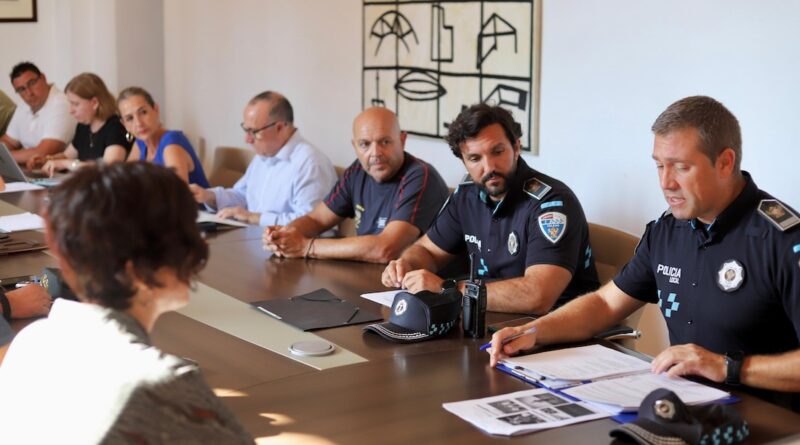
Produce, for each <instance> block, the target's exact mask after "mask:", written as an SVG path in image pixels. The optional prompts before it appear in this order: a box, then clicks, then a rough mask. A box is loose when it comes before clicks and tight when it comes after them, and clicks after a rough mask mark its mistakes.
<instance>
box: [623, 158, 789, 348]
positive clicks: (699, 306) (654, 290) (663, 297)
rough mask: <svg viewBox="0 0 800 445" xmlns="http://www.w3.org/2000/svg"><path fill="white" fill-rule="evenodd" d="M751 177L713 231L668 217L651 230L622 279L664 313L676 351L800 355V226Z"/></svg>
mask: <svg viewBox="0 0 800 445" xmlns="http://www.w3.org/2000/svg"><path fill="white" fill-rule="evenodd" d="M743 173H744V176H745V179H746V182H747V183H746V185H745V188H744V189H743V191H742V192H741V193H740V195H739V196H738V197H737V198H736V199H735V200H734V201H733V202H732V203H731V204H730V205H729V206H728V208H727V209H725V210H724V211H723V212H722V213H721V214H720V215H719V216H718V217H717V218H716V220H715V221H714V222H713V223H712V224H711V225H710V226H709V227H706V226H705V225H704V224H703V223H702V222H700V221H698V220H690V221H686V220H678V219H676V218H675V217H673V216H672V215H671V214H669V213H668V212H667V213H666V214H665V215H663V216H662V217H661V218H659V219H658V220H656V221H653V222H651V223H649V224H648V225H647V229H646V231H645V233H644V236H643V237H642V240H641V241H640V243H639V246H638V247H637V249H636V254H635V255H634V257H633V259H632V260H631V261H630V262H629V263H628V264H627V265H625V267H624V268H623V269H622V270H621V271H620V273H619V274H618V275H617V276H616V277H615V278H614V283H616V285H617V286H618V287H619V288H620V289H621V290H622V291H623V292H625V293H626V294H628V295H630V296H632V297H634V298H636V299H639V300H642V301H645V302H648V303H657V304H658V305H659V307H660V309H661V312H662V313H663V315H664V318H665V319H666V322H667V327H668V329H669V337H670V343H672V344H673V345H678V344H686V343H695V344H697V345H699V346H702V347H704V348H706V349H708V350H710V351H712V352H715V353H717V354H724V353H726V352H733V351H742V352H744V353H745V355H752V354H776V353H781V352H786V351H791V350H794V349H797V348H798V347H800V337H799V336H798V334H800V230H798V228H800V220H798V219H797V216H796V215H797V213H796V212H794V211H793V210H792V209H790V208H789V207H787V206H785V205H784V204H782V203H780V202H779V201H777V200H775V199H774V198H773V197H772V196H770V195H769V194H767V193H765V192H763V191H761V190H759V189H758V187H756V185H755V183H754V182H753V180H752V178H751V177H750V175H749V174H748V173H746V172H743ZM759 207H761V209H762V210H761V212H760V211H759ZM762 212H763V213H762ZM793 224H794V225H793ZM779 225H782V226H783V228H779V227H778V226H779Z"/></svg>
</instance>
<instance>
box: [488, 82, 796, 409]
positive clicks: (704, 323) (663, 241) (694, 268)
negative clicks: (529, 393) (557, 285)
mask: <svg viewBox="0 0 800 445" xmlns="http://www.w3.org/2000/svg"><path fill="white" fill-rule="evenodd" d="M652 129H653V132H654V133H655V144H654V148H653V159H654V160H655V163H656V167H657V169H658V175H659V180H660V184H661V188H662V190H663V192H664V197H665V198H666V200H667V204H668V205H669V210H667V211H666V212H665V213H664V214H663V215H662V216H661V217H660V218H658V219H657V220H655V221H653V222H651V223H650V224H648V225H647V229H646V230H645V233H644V236H643V237H642V240H641V242H640V244H639V246H638V247H637V249H636V254H635V256H634V258H633V259H632V260H631V261H630V262H629V263H628V264H627V265H626V266H625V267H624V268H623V269H622V270H621V271H620V273H619V274H618V275H617V276H616V278H614V280H613V281H611V282H609V283H608V284H606V285H605V286H603V287H602V288H600V289H599V290H598V291H597V292H595V293H591V294H588V295H585V296H582V297H580V298H577V299H575V301H573V302H572V303H570V304H568V305H566V306H564V307H563V308H562V309H561V310H558V311H555V312H553V313H552V314H550V315H548V316H546V317H543V318H541V319H539V320H536V321H535V322H533V325H535V326H537V329H538V332H537V334H536V335H535V336H532V335H526V336H524V337H521V338H520V339H517V340H514V341H512V342H510V343H508V344H507V345H505V346H503V348H502V349H503V350H502V351H497V352H495V353H493V355H492V364H494V363H496V360H497V358H498V357H499V354H500V353H503V354H512V353H514V352H516V351H519V350H521V349H528V348H530V347H532V346H533V344H534V342H536V343H542V344H549V343H560V342H569V341H576V340H583V339H586V338H588V337H590V336H592V335H594V334H596V333H598V332H601V331H603V330H604V329H607V328H608V327H610V326H613V325H614V324H616V323H619V322H620V321H621V320H623V319H624V318H625V317H627V316H628V315H629V314H631V313H633V312H634V311H635V310H637V309H638V308H640V307H642V306H643V305H644V304H646V303H654V304H658V305H659V307H660V309H661V312H662V314H663V315H664V318H665V320H666V322H667V327H668V328H669V335H670V342H671V344H672V346H671V347H670V348H668V349H666V350H665V351H663V352H662V353H661V354H659V355H658V356H657V357H656V358H655V359H654V360H653V366H652V369H653V372H656V373H660V372H667V373H668V374H670V375H697V376H701V377H705V378H707V379H709V380H713V381H715V382H725V383H728V384H730V385H739V384H742V385H746V386H747V387H749V388H748V390H750V391H752V392H754V393H756V394H757V395H760V396H762V397H765V398H767V399H769V400H772V401H774V402H778V403H781V404H783V405H785V406H790V407H792V408H793V409H794V410H796V411H798V410H800V403H798V402H800V397H798V394H797V393H798V392H800V373H798V372H797V370H798V369H800V350H798V348H800V339H799V337H800V229H799V228H800V218H798V216H797V212H796V211H794V210H793V209H791V208H790V207H788V206H787V205H785V204H783V203H782V202H780V201H778V200H776V199H775V198H773V197H772V196H770V195H769V194H768V193H766V192H764V191H761V190H759V189H758V187H757V186H756V184H755V182H754V181H753V179H752V178H751V177H750V175H749V174H748V173H747V172H744V171H741V170H740V163H741V158H742V149H741V133H740V129H739V123H738V121H737V120H736V117H734V116H733V114H731V112H730V111H728V110H727V109H726V108H725V107H724V106H723V105H722V104H721V103H719V102H717V101H716V100H714V99H712V98H710V97H704V96H694V97H687V98H685V99H682V100H679V101H677V102H675V103H674V104H672V105H670V106H669V107H668V108H667V109H666V110H665V111H664V112H663V113H662V114H661V115H660V116H659V117H658V119H656V121H655V123H654V124H653V128H652ZM519 329H520V328H510V329H505V330H503V331H501V332H498V333H497V334H495V336H494V337H493V339H492V342H493V345H494V346H495V347H497V346H499V345H500V342H501V341H502V339H504V338H506V337H508V336H509V335H512V334H514V333H515V332H518V331H519ZM792 393H793V394H792Z"/></svg>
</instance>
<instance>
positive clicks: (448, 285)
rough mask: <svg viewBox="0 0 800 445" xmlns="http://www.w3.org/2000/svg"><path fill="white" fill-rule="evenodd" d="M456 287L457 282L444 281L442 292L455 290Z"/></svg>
mask: <svg viewBox="0 0 800 445" xmlns="http://www.w3.org/2000/svg"><path fill="white" fill-rule="evenodd" d="M457 287H458V282H457V281H456V280H453V279H450V280H444V281H442V292H444V291H446V290H450V289H456V288H457Z"/></svg>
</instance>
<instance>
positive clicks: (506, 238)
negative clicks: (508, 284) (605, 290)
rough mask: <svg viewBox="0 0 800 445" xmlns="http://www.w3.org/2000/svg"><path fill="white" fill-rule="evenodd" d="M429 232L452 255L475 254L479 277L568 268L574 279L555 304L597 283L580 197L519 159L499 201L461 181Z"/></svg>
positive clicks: (513, 275)
mask: <svg viewBox="0 0 800 445" xmlns="http://www.w3.org/2000/svg"><path fill="white" fill-rule="evenodd" d="M427 235H428V237H429V238H430V240H431V241H433V243H434V244H436V245H437V246H438V247H439V248H441V249H442V250H444V251H446V252H448V253H450V254H453V255H469V254H470V253H473V254H474V255H475V269H476V271H475V272H476V273H477V276H479V277H482V278H483V279H486V280H489V281H490V280H494V279H507V278H517V277H521V276H523V275H525V269H527V268H528V267H530V266H533V265H536V264H552V265H556V266H561V267H563V268H565V269H567V270H569V271H570V272H571V273H572V280H571V281H570V283H569V285H568V286H567V288H566V290H565V291H564V294H563V295H562V296H561V297H560V298H559V300H558V302H557V303H556V304H557V305H560V304H563V303H565V302H566V301H568V300H570V299H572V298H573V297H575V296H577V295H580V294H583V293H586V292H589V291H592V290H595V289H597V287H598V286H599V282H598V280H597V269H596V268H595V264H594V258H593V256H592V249H591V247H590V246H589V226H588V224H587V222H586V217H585V216H584V214H583V208H582V207H581V205H580V203H579V202H578V198H577V197H576V196H575V194H574V193H572V190H570V189H569V187H567V186H566V185H565V184H564V183H562V182H561V181H559V180H557V179H554V178H551V177H549V176H547V175H544V174H542V173H539V172H537V171H536V170H534V169H532V168H530V167H529V166H528V165H527V164H526V163H525V161H524V160H523V159H522V158H520V159H519V162H518V165H517V171H516V173H515V175H514V177H513V178H511V181H510V184H509V188H508V193H507V194H506V196H505V197H504V198H503V200H502V201H500V202H499V203H497V204H496V205H495V203H494V201H492V200H491V199H490V198H489V197H488V196H487V194H486V192H485V191H484V190H483V189H482V188H481V187H479V186H478V185H477V184H475V183H474V182H472V181H466V182H463V183H461V184H459V186H458V188H457V189H456V191H455V192H454V193H453V195H452V196H451V197H450V200H449V201H448V202H447V204H445V207H444V208H443V209H442V212H441V213H440V214H439V216H438V217H437V218H436V221H435V222H434V224H433V226H431V228H430V230H428V233H427Z"/></svg>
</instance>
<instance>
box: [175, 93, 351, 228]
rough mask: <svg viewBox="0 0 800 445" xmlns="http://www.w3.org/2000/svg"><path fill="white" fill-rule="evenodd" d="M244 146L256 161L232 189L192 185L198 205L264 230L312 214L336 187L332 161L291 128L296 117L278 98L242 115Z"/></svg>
mask: <svg viewBox="0 0 800 445" xmlns="http://www.w3.org/2000/svg"><path fill="white" fill-rule="evenodd" d="M242 129H243V130H244V132H245V142H247V143H248V144H249V145H250V146H252V147H253V150H254V151H255V152H256V154H257V155H258V156H256V157H255V158H254V159H253V161H252V162H250V165H249V166H248V167H247V171H246V172H245V174H244V176H242V178H241V179H239V181H237V182H236V184H234V186H233V188H231V189H226V188H222V187H213V188H210V189H204V188H202V187H200V186H197V185H194V184H192V185H190V186H189V187H190V188H191V189H192V193H194V197H195V199H196V200H197V202H199V203H202V204H205V205H206V207H208V208H209V209H211V210H218V212H217V215H218V216H219V217H221V218H233V219H236V220H239V221H244V222H247V223H248V224H259V225H262V226H272V225H283V224H288V223H289V222H290V221H292V220H294V219H295V218H299V217H300V216H302V215H305V214H306V213H308V212H310V211H311V210H312V209H313V208H314V206H316V205H317V203H319V202H320V201H321V200H322V198H324V197H325V194H326V193H327V192H328V190H330V189H331V187H333V185H334V184H335V183H336V171H335V170H334V169H333V165H332V164H331V161H330V160H329V159H328V158H327V157H326V156H325V155H324V154H323V153H322V152H320V151H319V150H318V149H317V148H315V147H314V146H312V145H311V144H310V143H308V142H307V141H306V140H305V139H303V137H302V136H301V135H300V131H299V130H298V129H297V128H296V127H295V126H294V111H293V110H292V105H291V104H290V103H289V101H288V100H287V99H286V98H285V97H284V96H283V95H281V94H279V93H276V92H273V91H265V92H263V93H261V94H258V95H257V96H255V97H254V98H252V99H250V102H248V103H247V106H246V107H245V109H244V117H243V122H242Z"/></svg>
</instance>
